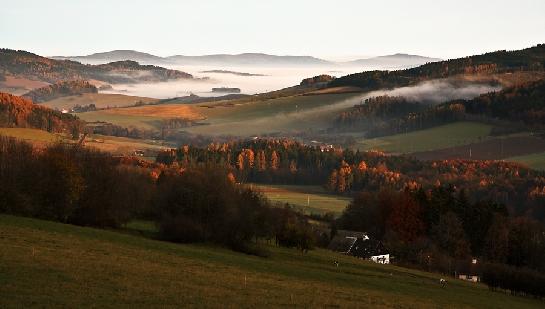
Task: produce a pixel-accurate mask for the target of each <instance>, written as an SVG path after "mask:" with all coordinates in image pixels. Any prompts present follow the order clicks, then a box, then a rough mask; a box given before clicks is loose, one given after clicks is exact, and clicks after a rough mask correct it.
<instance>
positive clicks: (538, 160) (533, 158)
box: [505, 152, 545, 171]
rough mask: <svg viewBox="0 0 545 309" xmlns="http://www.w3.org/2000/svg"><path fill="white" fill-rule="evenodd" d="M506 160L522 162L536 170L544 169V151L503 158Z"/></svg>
mask: <svg viewBox="0 0 545 309" xmlns="http://www.w3.org/2000/svg"><path fill="white" fill-rule="evenodd" d="M505 160H506V161H513V162H519V163H522V164H524V165H526V166H528V167H530V168H533V169H536V170H542V171H544V170H545V152H541V153H534V154H530V155H525V156H517V157H511V158H507V159H505Z"/></svg>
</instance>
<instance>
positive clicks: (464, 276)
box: [456, 259, 481, 282]
mask: <svg viewBox="0 0 545 309" xmlns="http://www.w3.org/2000/svg"><path fill="white" fill-rule="evenodd" d="M479 273H480V265H479V264H478V263H477V259H472V260H471V263H469V264H467V263H464V264H463V265H462V267H460V268H459V271H458V274H457V276H456V277H457V278H458V279H460V280H464V281H470V282H479V281H481V278H480V277H479V275H478V274H479Z"/></svg>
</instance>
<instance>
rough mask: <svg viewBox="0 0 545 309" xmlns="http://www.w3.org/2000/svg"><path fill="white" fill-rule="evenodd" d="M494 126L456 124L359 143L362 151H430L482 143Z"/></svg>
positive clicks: (474, 123)
mask: <svg viewBox="0 0 545 309" xmlns="http://www.w3.org/2000/svg"><path fill="white" fill-rule="evenodd" d="M491 129H492V126H490V125H487V124H482V123H477V122H456V123H451V124H447V125H442V126H438V127H433V128H430V129H425V130H419V131H414V132H410V133H405V134H396V135H390V136H386V137H379V138H373V139H367V140H363V141H360V142H358V144H357V147H358V148H359V149H362V150H381V151H385V152H392V153H411V152H419V151H429V150H435V149H442V148H448V147H454V146H460V145H467V144H470V143H475V142H479V141H482V140H483V139H485V138H486V137H487V136H489V134H490V130H491Z"/></svg>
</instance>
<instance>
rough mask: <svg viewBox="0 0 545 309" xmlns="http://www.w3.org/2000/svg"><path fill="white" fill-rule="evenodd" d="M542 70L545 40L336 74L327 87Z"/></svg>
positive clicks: (368, 88)
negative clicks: (405, 66) (402, 66)
mask: <svg viewBox="0 0 545 309" xmlns="http://www.w3.org/2000/svg"><path fill="white" fill-rule="evenodd" d="M543 70H545V44H541V45H537V46H534V47H530V48H526V49H522V50H515V51H505V50H502V51H496V52H491V53H486V54H482V55H476V56H469V57H464V58H457V59H450V60H445V61H439V62H432V63H427V64H424V65H421V66H418V67H416V68H411V69H405V70H398V71H392V72H390V71H367V72H361V73H355V74H350V75H346V76H342V77H339V78H337V79H335V80H334V81H332V82H331V83H330V84H329V86H330V87H340V86H355V87H360V88H362V90H364V91H371V90H377V89H385V88H394V87H404V86H410V85H415V84H417V83H419V82H421V81H424V80H431V79H437V78H445V77H450V76H455V75H461V74H469V75H478V74H498V73H513V72H521V71H543Z"/></svg>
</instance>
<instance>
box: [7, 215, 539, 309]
mask: <svg viewBox="0 0 545 309" xmlns="http://www.w3.org/2000/svg"><path fill="white" fill-rule="evenodd" d="M134 227H135V228H145V229H148V228H150V227H149V226H147V225H146V224H142V223H136V224H135V226H134ZM0 248H2V250H0V307H2V308H21V307H72V308H78V307H99V308H106V307H126V308H129V307H131V308H134V307H150V306H155V307H222V308H225V307H229V308H248V307H251V308H256V307H264V306H269V307H309V308H315V307H351V308H355V307H359V308H370V307H372V308H445V307H446V308H543V305H544V303H543V301H540V300H536V299H534V298H524V297H515V296H509V295H507V294H505V293H501V292H491V291H489V290H488V288H486V287H485V286H484V285H481V284H472V283H466V282H462V281H458V280H454V279H450V280H449V282H448V284H447V286H446V287H444V288H443V287H441V285H440V284H439V278H440V277H441V276H440V275H438V274H430V273H425V272H420V271H415V270H408V269H405V268H401V267H396V266H393V265H378V264H374V263H372V262H368V261H364V260H359V259H356V258H353V257H349V256H343V255H340V254H337V253H333V252H330V251H326V250H321V249H317V250H312V251H310V252H309V253H308V254H306V255H301V253H300V252H299V251H297V250H295V249H285V248H277V247H274V246H272V245H269V246H268V247H267V248H268V250H270V252H271V256H270V257H268V258H259V257H254V256H249V255H245V254H241V253H236V252H233V251H230V250H226V249H222V248H218V247H213V246H210V245H187V244H183V245H182V244H174V243H167V242H161V241H156V240H152V239H148V238H144V237H142V236H139V235H135V234H133V233H129V232H125V233H123V232H122V231H121V232H116V231H106V230H97V229H92V228H84V227H76V226H71V225H65V224H60V223H53V222H46V221H41V220H36V219H29V218H20V217H13V216H7V215H0ZM334 260H337V261H339V267H338V268H337V267H335V266H334V265H333V261H334Z"/></svg>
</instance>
